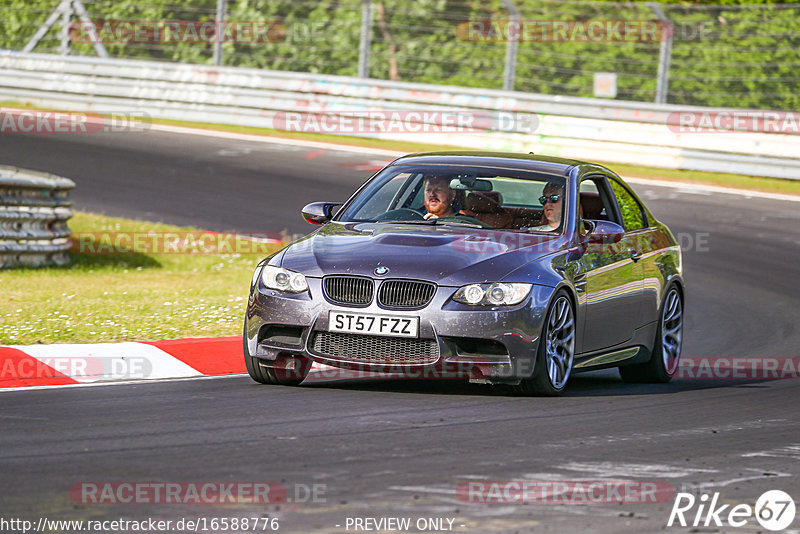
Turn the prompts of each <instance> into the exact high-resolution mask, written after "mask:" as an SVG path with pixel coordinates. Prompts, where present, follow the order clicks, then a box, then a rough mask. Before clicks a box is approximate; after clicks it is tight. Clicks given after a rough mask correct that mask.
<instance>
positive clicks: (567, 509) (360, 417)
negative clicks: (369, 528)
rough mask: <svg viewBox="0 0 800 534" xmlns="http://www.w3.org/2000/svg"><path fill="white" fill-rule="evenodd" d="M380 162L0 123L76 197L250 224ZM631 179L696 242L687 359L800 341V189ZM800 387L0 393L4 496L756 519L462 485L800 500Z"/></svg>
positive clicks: (330, 526) (274, 513) (603, 528)
mask: <svg viewBox="0 0 800 534" xmlns="http://www.w3.org/2000/svg"><path fill="white" fill-rule="evenodd" d="M388 159H389V158H387V157H380V156H379V157H376V156H374V155H370V154H358V153H353V152H337V151H333V150H319V149H314V148H302V147H287V146H286V145H270V144H265V143H256V142H248V141H236V140H223V139H214V138H210V137H197V136H185V135H176V134H165V133H158V132H147V133H139V134H131V133H129V134H115V135H108V136H105V137H101V136H93V135H84V136H80V135H73V136H68V135H62V136H49V137H25V136H6V137H4V138H2V139H0V163H2V164H11V165H18V166H21V167H27V168H34V169H41V170H46V171H49V172H53V173H56V174H61V175H65V176H69V177H71V178H73V179H75V181H76V182H77V184H78V186H77V189H76V190H75V192H74V195H73V197H74V199H75V201H76V207H77V208H78V209H83V210H90V211H99V212H105V213H107V214H109V215H120V216H127V217H136V218H140V219H147V220H154V219H155V220H162V221H164V222H169V223H177V224H192V225H195V226H199V227H203V228H208V229H213V230H240V231H247V232H250V231H278V230H280V229H282V228H286V229H287V230H288V231H289V232H293V233H294V232H304V231H307V230H309V229H310V227H307V226H306V225H305V223H304V222H303V221H302V220H301V219H300V216H299V213H298V210H299V209H300V207H302V206H303V205H304V204H305V203H307V202H310V201H315V200H340V199H344V198H345V197H346V196H347V195H348V194H349V192H351V191H352V190H353V189H354V187H355V186H357V185H358V184H360V183H361V182H362V181H363V180H364V179H366V178H367V177H368V176H369V175H370V174H371V171H370V169H371V168H372V167H374V166H375V165H377V164H380V162H382V161H387V160H388ZM635 189H636V190H637V191H638V192H639V193H640V195H641V196H642V197H643V198H644V199H645V201H646V202H647V203H648V205H649V206H650V208H651V209H652V210H653V211H654V213H655V214H656V216H657V217H658V218H659V219H660V220H662V221H664V222H665V223H667V224H668V225H670V227H671V228H672V230H673V232H675V233H676V234H678V236H679V239H680V240H681V241H682V244H683V246H684V260H685V276H686V280H687V283H688V287H687V293H688V298H687V304H686V308H687V309H686V323H685V340H684V352H683V357H684V358H698V359H699V358H701V357H713V356H727V357H750V358H762V359H765V358H783V357H797V356H800V350H799V349H798V346H800V330H799V329H798V325H799V324H800V283H798V280H800V267H798V263H799V262H798V260H799V259H800V248H799V247H800V224H799V223H800V215H798V208H800V204H798V203H794V202H785V201H777V200H769V199H762V198H746V197H743V196H738V195H726V194H707V193H702V192H697V191H693V190H681V189H675V188H661V187H653V186H648V185H637V186H635ZM799 405H800V380H797V379H786V380H771V381H764V380H737V379H719V378H702V379H697V378H682V379H679V380H674V381H673V382H671V383H669V384H666V385H624V384H622V382H621V381H620V380H619V379H618V377H617V375H616V373H615V372H613V371H603V372H598V373H591V374H585V375H579V376H574V377H573V378H572V380H571V382H570V385H569V387H568V391H567V393H566V395H565V396H563V397H561V398H556V399H541V398H520V397H513V396H511V395H509V394H508V392H507V391H506V390H503V389H493V388H491V387H488V386H480V385H470V384H462V383H456V382H452V383H451V382H448V383H443V382H438V381H436V382H435V381H424V382H414V383H408V382H400V381H390V380H367V381H364V380H362V381H330V382H327V383H320V384H314V385H308V386H303V387H298V388H289V387H278V386H259V385H257V384H255V383H254V382H252V381H251V380H250V379H249V378H248V377H246V376H234V377H225V378H216V379H205V380H180V381H169V382H158V383H139V384H134V385H116V386H99V387H72V388H62V389H48V390H35V391H32V390H31V391H18V392H6V393H0V407H2V409H1V410H0V421H1V422H0V425H1V427H2V432H0V515H2V516H3V517H21V518H26V519H31V520H34V521H36V519H37V518H39V517H41V516H45V517H48V518H50V519H54V518H61V519H89V518H95V519H113V518H118V517H122V518H128V519H145V518H148V517H154V518H161V519H173V520H175V519H179V518H181V517H198V516H201V517H209V518H210V517H242V516H247V515H258V516H261V517H266V516H269V517H278V518H280V531H281V532H311V531H314V532H317V531H318V532H347V531H348V530H346V529H345V526H346V520H347V518H348V517H351V518H352V517H361V518H363V517H409V518H411V519H412V525H413V521H415V520H416V519H418V518H426V517H431V518H450V519H454V523H453V531H454V532H476V533H478V532H604V533H605V532H608V533H616V532H631V533H639V532H662V531H666V532H690V531H692V532H716V531H724V532H754V531H759V530H760V531H764V530H763V528H761V527H759V525H758V524H757V523H756V522H755V521H753V520H750V522H749V523H748V525H747V526H745V527H742V528H733V527H722V528H720V527H714V526H713V524H712V526H711V527H702V526H701V527H700V528H699V529H694V530H693V529H692V528H689V527H687V528H681V527H677V526H673V527H669V528H668V527H666V522H667V519H668V517H669V513H670V510H671V508H672V502H673V499H672V498H670V499H667V500H665V502H658V503H647V504H637V503H622V504H619V503H598V504H588V505H586V504H584V505H575V504H564V503H550V504H541V503H532V504H524V505H523V504H519V503H515V502H509V503H504V504H482V503H470V502H465V501H464V500H462V499H459V498H458V496H457V494H456V487H457V486H458V484H459V483H460V482H463V481H468V480H489V481H507V480H536V481H574V480H602V479H609V478H610V479H624V480H634V481H658V482H661V483H667V484H669V485H671V486H672V487H673V488H675V490H676V491H680V490H681V489H687V490H690V491H693V492H695V493H696V494H701V493H703V492H706V493H713V492H719V493H720V497H719V498H720V501H722V502H724V503H728V504H736V503H748V502H749V503H750V504H751V505H752V504H753V503H754V501H755V500H756V498H757V497H758V496H759V495H761V493H762V492H764V491H766V490H769V489H783V490H785V491H787V492H788V493H789V494H790V495H792V496H793V497H794V498H795V500H796V501H798V499H800V482H798V462H799V461H800V410H798V408H797V407H798V406H799ZM110 480H115V481H134V482H147V481H162V482H163V481H274V482H280V483H282V484H284V485H285V486H286V487H287V489H288V490H289V497H290V498H292V500H297V501H302V499H294V498H293V497H292V495H293V493H294V491H295V488H301V489H302V488H303V487H306V486H310V485H312V484H322V485H324V486H321V487H324V494H322V495H319V498H318V499H317V502H290V503H283V504H281V505H277V506H272V505H269V506H264V505H259V506H252V505H239V506H236V507H208V506H202V507H196V506H192V505H163V504H161V505H150V504H136V505H131V504H127V505H122V504H120V505H87V504H75V503H74V502H72V501H71V500H70V498H69V495H68V490H69V488H70V487H71V486H72V485H73V484H75V483H76V482H81V481H110ZM301 493H302V491H301ZM695 512H696V508H693V509H692V511H691V513H690V514H687V518H688V519H689V520H690V521H691V520H692V519H693V516H694V513H695ZM723 517H724V514H723ZM445 524H447V522H445ZM337 525H339V526H337ZM791 528H792V529H794V531H797V529H798V528H800V520H795V522H794V523H793V525H792V527H791ZM353 531H354V530H353V529H352V528H351V529H350V530H349V532H353ZM409 531H410V532H417V530H416V529H414V528H412V529H411V530H409Z"/></svg>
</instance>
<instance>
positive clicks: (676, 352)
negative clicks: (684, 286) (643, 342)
mask: <svg viewBox="0 0 800 534" xmlns="http://www.w3.org/2000/svg"><path fill="white" fill-rule="evenodd" d="M682 344H683V296H682V295H681V292H680V290H678V288H677V286H674V285H673V286H670V288H669V289H668V290H667V295H666V297H664V304H662V306H661V313H660V314H659V321H658V330H657V331H656V339H655V342H654V343H653V355H652V356H651V357H650V361H648V362H645V363H640V364H634V365H625V366H623V367H620V368H619V374H620V376H621V377H622V380H624V381H625V382H656V383H664V382H669V381H670V380H671V379H672V377H673V376H674V375H675V373H676V372H677V371H678V363H679V360H680V357H681V346H682Z"/></svg>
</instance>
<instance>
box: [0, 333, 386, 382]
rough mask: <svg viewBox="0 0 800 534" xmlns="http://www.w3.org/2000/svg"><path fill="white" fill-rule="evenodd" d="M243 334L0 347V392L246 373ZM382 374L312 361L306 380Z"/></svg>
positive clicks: (377, 375)
mask: <svg viewBox="0 0 800 534" xmlns="http://www.w3.org/2000/svg"><path fill="white" fill-rule="evenodd" d="M246 372H247V369H246V367H245V364H244V357H243V356H242V338H241V337H239V336H234V337H218V338H193V339H172V340H166V341H151V342H124V343H96V344H53V345H8V346H0V391H13V390H17V389H30V388H53V387H65V386H80V385H83V386H89V385H104V384H127V383H131V382H138V381H143V380H172V379H180V378H202V377H215V376H224V375H233V374H240V373H246ZM380 376H386V375H382V373H367V372H360V371H349V370H345V369H338V368H336V367H329V366H327V365H318V364H316V363H315V364H314V365H313V366H312V367H311V373H310V374H309V376H308V378H306V381H314V382H316V381H320V380H323V381H324V380H331V379H333V380H336V379H339V380H341V379H356V378H370V377H380Z"/></svg>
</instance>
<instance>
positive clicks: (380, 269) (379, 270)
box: [375, 265, 389, 276]
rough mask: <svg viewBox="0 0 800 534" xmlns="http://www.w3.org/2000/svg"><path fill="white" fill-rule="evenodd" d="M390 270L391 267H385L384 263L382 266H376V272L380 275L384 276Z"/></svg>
mask: <svg viewBox="0 0 800 534" xmlns="http://www.w3.org/2000/svg"><path fill="white" fill-rule="evenodd" d="M388 272H389V268H388V267H384V266H383V265H381V266H380V267H375V274H377V275H378V276H383V275H384V274H386V273H388Z"/></svg>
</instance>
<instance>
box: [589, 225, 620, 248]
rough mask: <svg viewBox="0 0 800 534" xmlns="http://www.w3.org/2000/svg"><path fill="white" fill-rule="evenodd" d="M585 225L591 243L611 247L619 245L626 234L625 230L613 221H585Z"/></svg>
mask: <svg viewBox="0 0 800 534" xmlns="http://www.w3.org/2000/svg"><path fill="white" fill-rule="evenodd" d="M583 223H584V225H585V226H586V230H587V231H588V232H589V233H588V234H587V236H586V239H587V240H588V241H589V243H593V244H600V245H609V244H611V243H619V241H620V239H622V236H623V234H625V229H624V228H622V227H621V226H620V225H618V224H617V223H613V222H611V221H595V220H588V219H584V221H583Z"/></svg>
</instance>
